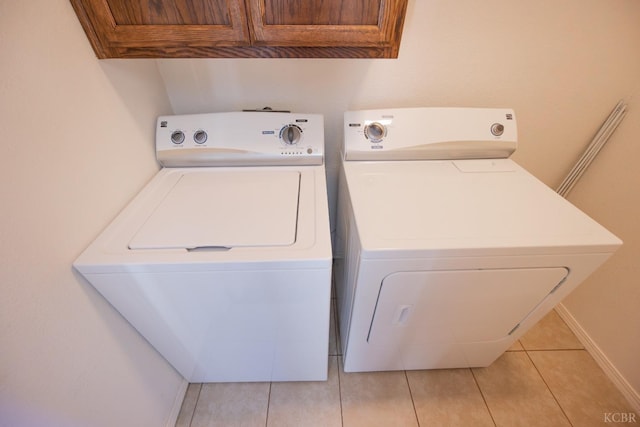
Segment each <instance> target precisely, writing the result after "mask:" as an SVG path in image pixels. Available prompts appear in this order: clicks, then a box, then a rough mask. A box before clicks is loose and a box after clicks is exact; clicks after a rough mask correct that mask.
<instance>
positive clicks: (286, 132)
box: [280, 124, 302, 145]
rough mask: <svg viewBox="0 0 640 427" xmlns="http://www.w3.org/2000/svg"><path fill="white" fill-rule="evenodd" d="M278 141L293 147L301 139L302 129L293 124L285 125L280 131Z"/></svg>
mask: <svg viewBox="0 0 640 427" xmlns="http://www.w3.org/2000/svg"><path fill="white" fill-rule="evenodd" d="M280 139H282V141H283V142H284V143H285V144H287V145H295V144H297V143H298V142H300V139H302V129H300V127H299V126H296V125H293V124H289V125H286V126H284V127H283V128H282V129H280Z"/></svg>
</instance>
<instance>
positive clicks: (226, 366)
mask: <svg viewBox="0 0 640 427" xmlns="http://www.w3.org/2000/svg"><path fill="white" fill-rule="evenodd" d="M87 279H88V280H89V281H90V282H91V284H92V285H93V286H94V287H95V288H96V289H97V290H98V291H99V292H100V293H101V294H102V295H103V296H104V297H105V298H106V299H107V300H108V301H109V302H110V303H111V304H112V305H113V306H114V307H115V308H116V309H117V310H118V311H119V312H120V313H121V314H122V315H123V316H124V317H125V318H126V319H127V320H128V321H129V323H131V325H133V326H134V327H135V328H136V329H137V330H138V332H140V334H142V336H144V337H145V338H146V340H147V341H148V342H149V343H150V344H151V345H152V346H153V347H154V348H155V349H156V350H158V352H159V353H160V354H162V355H163V356H164V358H165V359H166V360H167V361H168V362H169V363H170V364H171V365H172V366H173V367H174V368H175V369H176V370H177V371H178V372H180V374H182V376H183V377H184V378H185V379H186V380H187V381H189V382H197V383H201V382H244V381H324V380H326V379H327V351H328V344H329V304H330V298H331V297H330V292H331V285H330V283H331V269H330V268H326V269H324V270H311V269H301V270H296V269H285V270H265V271H246V270H243V269H233V268H230V269H229V270H227V271H209V272H206V271H180V272H170V273H167V272H165V273H154V272H147V273H113V274H89V275H87Z"/></svg>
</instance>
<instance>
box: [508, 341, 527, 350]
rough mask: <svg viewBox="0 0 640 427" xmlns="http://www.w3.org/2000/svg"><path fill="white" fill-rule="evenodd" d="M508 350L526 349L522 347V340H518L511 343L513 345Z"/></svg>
mask: <svg viewBox="0 0 640 427" xmlns="http://www.w3.org/2000/svg"><path fill="white" fill-rule="evenodd" d="M507 351H524V347H522V344H521V343H520V340H518V341H516V342H514V343H513V344H511V347H509V348H508V349H507Z"/></svg>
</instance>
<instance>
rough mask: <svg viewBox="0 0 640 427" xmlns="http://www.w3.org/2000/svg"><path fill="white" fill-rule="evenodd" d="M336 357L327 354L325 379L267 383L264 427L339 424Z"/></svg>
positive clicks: (338, 387)
mask: <svg viewBox="0 0 640 427" xmlns="http://www.w3.org/2000/svg"><path fill="white" fill-rule="evenodd" d="M339 382H340V379H339V377H338V357H337V356H333V357H329V378H328V380H327V381H309V382H280V383H273V384H271V395H270V398H269V414H268V416H267V426H273V427H289V426H290V427H300V426H305V427H312V426H318V427H334V426H335V427H340V426H341V425H342V419H341V413H340V384H339Z"/></svg>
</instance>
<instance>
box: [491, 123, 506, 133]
mask: <svg viewBox="0 0 640 427" xmlns="http://www.w3.org/2000/svg"><path fill="white" fill-rule="evenodd" d="M491 133H492V134H493V135H495V136H501V135H502V134H503V133H504V125H503V124H502V123H494V124H492V125H491Z"/></svg>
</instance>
